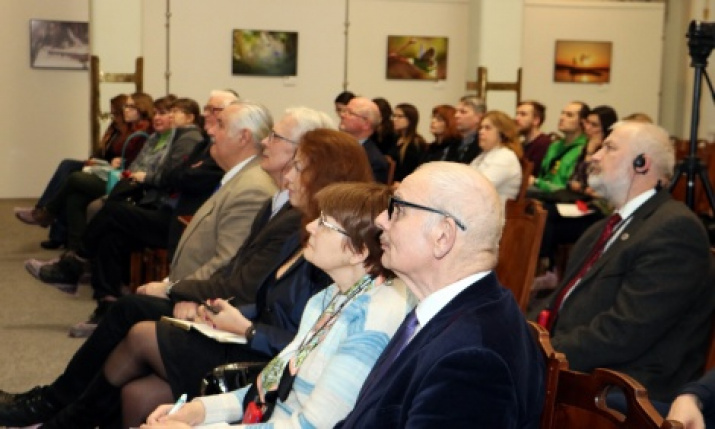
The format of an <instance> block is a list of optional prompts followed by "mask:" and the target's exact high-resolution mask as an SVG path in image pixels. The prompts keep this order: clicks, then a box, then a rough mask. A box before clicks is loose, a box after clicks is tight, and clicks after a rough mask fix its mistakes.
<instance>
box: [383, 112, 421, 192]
mask: <svg viewBox="0 0 715 429" xmlns="http://www.w3.org/2000/svg"><path fill="white" fill-rule="evenodd" d="M419 121H420V112H419V111H418V110H417V108H416V107H415V106H413V105H412V104H408V103H402V104H398V105H397V106H395V111H394V113H393V114H392V124H393V126H394V129H395V132H396V133H397V135H398V138H397V144H396V145H395V147H394V148H393V149H392V151H391V152H390V153H389V154H388V155H390V157H392V159H393V160H394V161H395V177H394V180H395V181H396V182H400V181H401V180H402V179H404V178H405V177H407V175H408V174H411V173H412V172H413V171H414V170H415V168H417V166H418V165H420V161H421V160H422V157H423V156H424V151H425V148H426V146H427V143H426V142H425V139H424V137H422V136H421V135H420V134H419V133H418V132H417V126H418V125H419Z"/></svg>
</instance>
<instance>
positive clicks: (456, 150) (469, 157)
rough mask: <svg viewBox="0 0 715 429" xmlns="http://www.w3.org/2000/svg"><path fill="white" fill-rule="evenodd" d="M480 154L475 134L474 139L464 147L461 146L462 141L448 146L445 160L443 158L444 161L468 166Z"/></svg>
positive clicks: (480, 149) (477, 138) (480, 150)
mask: <svg viewBox="0 0 715 429" xmlns="http://www.w3.org/2000/svg"><path fill="white" fill-rule="evenodd" d="M480 153H482V148H481V147H479V137H478V135H477V134H475V135H474V139H473V140H472V141H471V142H470V143H468V144H467V145H466V146H464V147H463V146H462V141H459V143H457V144H455V145H452V146H450V147H449V150H448V151H447V158H445V161H452V162H461V163H462V164H469V163H470V162H472V161H473V160H474V158H476V157H477V156H478V155H479V154H480Z"/></svg>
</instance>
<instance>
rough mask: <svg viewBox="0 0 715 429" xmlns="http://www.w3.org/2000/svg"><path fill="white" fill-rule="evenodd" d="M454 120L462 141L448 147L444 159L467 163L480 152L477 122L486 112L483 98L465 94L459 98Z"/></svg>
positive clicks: (480, 120)
mask: <svg viewBox="0 0 715 429" xmlns="http://www.w3.org/2000/svg"><path fill="white" fill-rule="evenodd" d="M455 108H456V111H455V112H454V121H455V125H456V127H457V130H458V131H459V133H460V134H462V141H461V142H460V143H459V144H454V145H452V146H450V147H449V150H448V151H447V157H446V158H445V161H454V162H461V163H462V164H469V163H471V162H472V160H474V158H476V157H477V156H478V155H479V154H480V153H482V148H481V147H479V135H478V131H479V124H480V123H481V122H482V118H483V117H484V114H485V113H486V112H487V105H486V103H485V102H484V100H483V99H481V98H479V97H475V96H473V95H465V96H464V97H462V98H460V99H459V103H457V106H456V107H455Z"/></svg>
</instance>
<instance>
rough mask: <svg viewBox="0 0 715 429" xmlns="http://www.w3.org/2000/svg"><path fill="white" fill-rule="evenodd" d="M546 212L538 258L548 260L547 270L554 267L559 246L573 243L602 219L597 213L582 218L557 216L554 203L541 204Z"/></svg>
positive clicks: (557, 212) (599, 213)
mask: <svg viewBox="0 0 715 429" xmlns="http://www.w3.org/2000/svg"><path fill="white" fill-rule="evenodd" d="M543 207H544V209H545V210H546V211H547V213H548V216H547V218H546V225H545V226H544V235H543V236H542V238H541V249H540V251H539V256H540V257H542V258H549V268H550V269H552V268H553V267H554V256H555V254H556V250H557V249H558V247H559V245H561V244H573V243H575V242H576V241H577V240H578V239H579V237H581V234H583V233H584V232H585V231H586V230H587V229H588V228H589V227H590V226H591V225H593V224H594V223H596V222H598V221H599V220H601V219H603V214H602V213H601V212H599V211H596V212H594V213H591V214H588V215H586V216H582V217H563V216H561V215H560V214H559V211H558V209H557V208H556V204H555V203H546V202H545V203H543Z"/></svg>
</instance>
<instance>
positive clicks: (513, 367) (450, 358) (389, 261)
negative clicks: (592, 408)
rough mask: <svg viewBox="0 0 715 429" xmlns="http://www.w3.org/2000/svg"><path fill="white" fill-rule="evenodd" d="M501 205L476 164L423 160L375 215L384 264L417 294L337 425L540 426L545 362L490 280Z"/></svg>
mask: <svg viewBox="0 0 715 429" xmlns="http://www.w3.org/2000/svg"><path fill="white" fill-rule="evenodd" d="M502 206H503V204H502V203H501V202H500V199H499V196H498V195H497V193H496V190H495V189H494V187H493V185H491V183H489V181H488V180H487V179H486V178H485V177H484V176H482V175H481V174H480V173H479V172H477V171H476V170H474V169H472V168H470V167H468V166H466V165H462V164H457V163H452V162H432V163H428V164H424V165H422V166H421V167H420V168H418V169H417V171H415V172H414V173H413V174H411V175H409V176H407V178H406V179H405V180H404V181H403V182H402V183H401V184H400V186H399V188H398V190H397V191H396V193H395V197H394V198H393V199H392V200H391V202H390V205H389V208H388V210H387V211H386V212H383V213H382V214H380V216H379V217H378V219H377V223H378V225H379V226H380V228H381V229H382V230H383V234H382V238H381V240H382V248H383V250H384V254H383V256H382V263H383V264H384V265H385V266H386V267H389V268H390V269H391V270H393V271H394V272H395V273H396V274H397V275H398V277H400V279H402V280H403V281H405V283H406V284H407V286H408V287H409V288H410V290H411V291H412V292H413V293H414V294H415V296H416V297H417V299H418V300H419V301H420V302H419V304H418V305H417V307H416V308H415V311H414V312H412V313H410V315H408V317H407V318H406V319H405V322H404V323H403V324H402V326H401V327H400V328H399V329H398V331H397V332H396V333H395V336H394V337H393V338H392V340H391V341H390V343H389V344H388V345H387V347H386V348H385V350H384V352H383V354H382V355H381V356H380V358H379V359H378V361H377V363H376V364H375V367H374V368H373V370H372V372H371V373H370V375H369V376H368V378H367V379H366V381H365V384H364V385H363V387H362V390H361V391H360V395H359V397H358V399H357V403H356V405H355V408H354V410H353V411H352V412H351V413H350V414H349V415H348V416H347V417H346V419H345V420H344V421H342V422H341V423H339V424H338V426H337V427H344V428H354V427H361V428H363V427H364V428H398V427H399V428H403V427H444V428H447V427H449V428H453V427H469V428H497V427H498V428H536V427H537V426H538V423H539V416H540V414H541V407H542V403H543V399H544V391H545V386H544V375H545V370H544V363H543V360H542V359H541V356H540V353H539V351H538V349H537V346H536V343H535V341H534V339H533V337H532V336H531V333H530V330H529V327H528V325H527V323H526V321H525V319H524V317H523V316H522V314H521V312H520V310H519V306H518V305H517V304H516V302H515V301H514V298H513V296H512V294H511V293H510V292H509V291H508V290H506V289H504V288H503V287H502V286H501V285H500V284H499V281H498V280H497V279H496V276H495V274H494V272H493V271H492V270H493V268H494V267H495V266H496V263H497V255H498V246H499V239H500V237H501V230H502V226H503V224H504V214H503V209H502Z"/></svg>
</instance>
